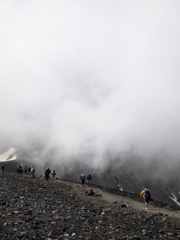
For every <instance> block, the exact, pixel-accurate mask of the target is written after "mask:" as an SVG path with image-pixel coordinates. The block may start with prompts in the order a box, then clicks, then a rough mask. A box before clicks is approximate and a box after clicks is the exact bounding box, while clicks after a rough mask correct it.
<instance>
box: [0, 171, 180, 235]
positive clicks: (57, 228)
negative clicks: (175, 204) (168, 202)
mask: <svg viewBox="0 0 180 240" xmlns="http://www.w3.org/2000/svg"><path fill="white" fill-rule="evenodd" d="M0 178H1V185H0V214H1V218H0V239H1V240H5V239H9V240H11V239H12V240H13V239H16V240H18V239H46V240H52V239H53V240H55V239H59V240H68V239H83V240H84V239H87V240H88V239H89V240H90V239H93V240H95V239H97V240H99V239H109V240H110V239H111V240H112V239H114V240H116V239H134V240H135V239H136V240H137V239H180V212H179V210H178V208H177V209H172V208H168V206H163V207H159V205H158V204H157V203H156V202H154V203H151V205H150V207H149V209H148V210H147V211H145V206H144V203H143V202H140V201H137V200H136V198H134V197H133V196H134V195H132V196H130V195H128V194H127V195H126V193H124V194H123V195H118V194H112V193H110V191H109V192H108V189H105V188H100V187H99V188H98V187H95V186H90V187H88V186H87V185H85V186H81V184H80V183H75V182H68V181H62V180H59V179H56V180H53V179H50V181H48V182H46V181H45V180H44V178H43V177H39V176H36V177H35V178H32V176H30V175H28V176H26V175H22V176H20V175H17V174H15V173H7V172H6V173H5V174H0Z"/></svg>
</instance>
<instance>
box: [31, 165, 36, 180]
mask: <svg viewBox="0 0 180 240" xmlns="http://www.w3.org/2000/svg"><path fill="white" fill-rule="evenodd" d="M35 171H36V170H35V168H33V167H32V168H31V173H32V177H33V178H34V177H35Z"/></svg>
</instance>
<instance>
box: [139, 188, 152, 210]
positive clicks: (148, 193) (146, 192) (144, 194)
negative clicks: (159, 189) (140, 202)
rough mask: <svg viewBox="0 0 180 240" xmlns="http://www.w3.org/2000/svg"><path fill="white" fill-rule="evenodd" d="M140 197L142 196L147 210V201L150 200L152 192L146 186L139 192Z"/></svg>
mask: <svg viewBox="0 0 180 240" xmlns="http://www.w3.org/2000/svg"><path fill="white" fill-rule="evenodd" d="M142 197H143V198H144V202H145V206H146V210H148V203H149V201H150V200H152V193H151V191H150V190H149V189H148V187H145V188H144V190H142V192H141V193H140V198H142Z"/></svg>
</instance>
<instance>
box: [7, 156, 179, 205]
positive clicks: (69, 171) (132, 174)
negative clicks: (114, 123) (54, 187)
mask: <svg viewBox="0 0 180 240" xmlns="http://www.w3.org/2000/svg"><path fill="white" fill-rule="evenodd" d="M19 153H20V152H19ZM16 154H17V159H16V160H13V161H5V162H4V163H5V165H6V171H9V172H16V166H17V165H18V164H22V165H28V166H31V167H32V166H33V167H35V168H36V175H41V176H43V175H44V170H45V168H47V167H49V168H50V169H51V171H52V170H56V172H57V178H59V179H63V180H68V181H73V182H79V181H80V178H79V177H80V174H81V173H84V174H85V175H86V174H88V173H91V174H92V177H93V178H92V181H91V182H92V184H95V185H100V186H102V187H107V188H111V189H115V190H116V191H119V193H120V192H121V193H122V192H127V193H131V194H135V195H137V199H138V198H139V194H140V192H141V191H142V189H143V188H144V187H146V186H147V187H149V189H150V190H151V191H152V195H153V199H154V200H157V201H161V202H164V203H167V204H168V205H170V206H177V207H178V206H180V175H179V172H180V167H178V166H171V164H170V162H169V163H168V162H166V163H163V162H162V161H157V160H156V161H153V162H150V163H147V162H143V161H140V160H138V159H133V160H132V159H129V160H127V161H123V162H121V161H120V159H116V160H111V161H108V162H106V165H105V166H99V167H94V166H91V162H90V161H86V160H84V159H82V160H77V159H76V160H73V161H68V162H66V163H64V162H63V163H61V161H60V160H59V162H58V161H53V159H52V160H43V161H41V162H40V161H36V162H35V161H34V160H32V159H31V158H30V155H29V156H28V155H27V156H26V155H25V153H23V154H22V153H21V154H19V156H20V157H19V156H18V152H16Z"/></svg>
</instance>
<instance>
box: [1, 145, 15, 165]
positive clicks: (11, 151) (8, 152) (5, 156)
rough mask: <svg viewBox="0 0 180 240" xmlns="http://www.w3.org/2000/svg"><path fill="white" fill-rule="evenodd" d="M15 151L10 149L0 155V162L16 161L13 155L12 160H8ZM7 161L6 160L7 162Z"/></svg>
mask: <svg viewBox="0 0 180 240" xmlns="http://www.w3.org/2000/svg"><path fill="white" fill-rule="evenodd" d="M15 151H16V149H15V148H10V149H9V150H8V151H6V152H4V153H2V154H1V155H0V162H3V161H11V160H16V155H13V156H12V158H10V159H8V158H9V156H10V155H11V154H13V153H14V152H15ZM7 159H8V160H7Z"/></svg>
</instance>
